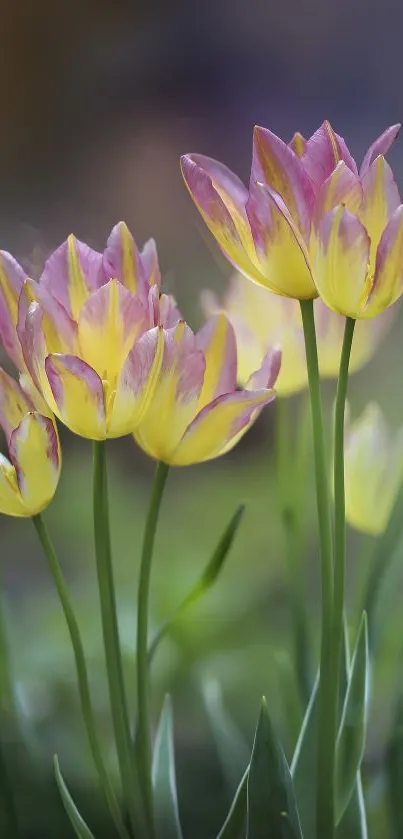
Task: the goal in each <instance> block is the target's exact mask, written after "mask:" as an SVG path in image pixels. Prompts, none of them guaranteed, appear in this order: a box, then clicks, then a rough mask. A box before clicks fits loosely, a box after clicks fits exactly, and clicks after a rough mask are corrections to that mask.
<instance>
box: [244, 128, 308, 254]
mask: <svg viewBox="0 0 403 839" xmlns="http://www.w3.org/2000/svg"><path fill="white" fill-rule="evenodd" d="M251 179H252V180H253V181H263V183H265V184H266V185H267V186H268V187H269V188H270V189H271V190H273V191H274V192H277V193H278V194H279V195H280V196H281V198H282V199H283V201H284V203H285V205H286V207H287V209H288V211H289V213H290V215H291V218H292V219H293V221H294V223H295V224H296V225H297V226H298V228H299V230H300V231H301V233H302V235H303V236H304V238H305V239H306V240H308V236H309V229H310V223H311V215H312V207H313V202H314V194H313V190H312V186H311V183H310V180H309V178H308V176H307V174H306V172H305V169H304V167H303V165H302V163H301V161H300V159H299V157H298V156H297V155H296V154H295V152H294V151H293V150H292V148H290V147H289V146H287V144H286V143H284V142H283V141H282V140H280V138H279V137H277V136H276V135H275V134H273V133H272V132H271V131H269V130H268V129H267V128H259V127H258V126H256V127H255V129H254V134H253V158H252V172H251Z"/></svg>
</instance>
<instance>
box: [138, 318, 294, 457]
mask: <svg viewBox="0 0 403 839" xmlns="http://www.w3.org/2000/svg"><path fill="white" fill-rule="evenodd" d="M159 329H160V334H162V336H163V357H162V363H161V366H160V369H159V372H158V374H157V376H156V378H155V380H154V384H153V394H152V398H151V399H150V402H149V405H148V409H147V412H146V413H145V414H144V419H143V421H142V422H140V423H139V424H138V425H137V427H136V429H135V430H134V439H135V440H136V442H137V443H138V444H139V446H141V448H142V449H144V451H145V452H146V453H147V454H148V455H150V456H151V457H153V458H155V459H156V460H160V461H163V462H164V463H167V464H170V465H172V466H187V465H189V464H193V463H200V462H201V461H206V460H211V459H212V458H215V457H219V456H220V455H222V454H225V453H226V452H228V451H229V450H230V449H232V448H233V447H234V446H235V445H236V443H237V442H238V440H240V439H241V437H242V436H243V435H244V434H245V433H246V431H247V430H248V428H249V427H250V426H251V424H252V423H253V422H254V421H255V419H256V417H257V416H258V414H259V413H260V411H261V409H262V408H263V406H264V405H267V404H268V402H270V401H271V400H272V399H274V396H275V391H274V390H273V386H274V384H275V382H276V379H277V376H278V372H279V369H280V362H281V353H280V352H279V350H276V349H274V350H273V351H272V352H271V353H270V354H268V355H267V356H266V357H265V358H264V359H263V362H262V364H261V367H260V369H259V370H258V371H257V372H255V373H254V374H253V375H252V376H251V377H250V379H249V381H248V382H247V384H246V386H245V388H244V389H242V390H237V389H236V384H237V355H236V343H235V335H234V331H233V328H232V326H231V324H230V323H229V321H228V319H227V318H226V317H225V315H223V314H219V315H216V316H214V317H212V318H210V319H209V320H208V321H207V323H206V324H205V326H204V327H203V328H202V329H201V330H200V332H198V333H197V334H196V335H194V334H193V332H192V330H191V329H190V328H189V327H188V326H187V325H186V324H185V323H184V322H183V321H181V322H179V323H178V324H177V325H176V326H174V327H173V328H171V329H162V328H161V327H160V328H159ZM157 332H158V329H157V330H155V334H154V335H153V340H154V342H155V345H156V344H157V341H158V337H157V334H156V333H157Z"/></svg>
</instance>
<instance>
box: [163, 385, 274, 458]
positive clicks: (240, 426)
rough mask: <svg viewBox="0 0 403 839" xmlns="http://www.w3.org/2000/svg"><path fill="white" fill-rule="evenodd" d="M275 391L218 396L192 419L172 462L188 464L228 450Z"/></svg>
mask: <svg viewBox="0 0 403 839" xmlns="http://www.w3.org/2000/svg"><path fill="white" fill-rule="evenodd" d="M274 395H275V394H274V391H270V390H260V391H247V390H242V391H237V392H236V393H231V394H225V395H223V396H218V397H217V399H215V400H214V402H211V403H210V404H209V405H206V407H205V408H203V409H202V410H201V411H200V413H199V414H198V415H197V417H196V419H195V420H194V421H193V422H192V424H191V425H190V427H189V428H188V430H187V431H186V434H185V435H184V437H183V439H182V441H181V442H180V444H179V446H178V447H177V449H176V451H175V452H174V453H173V454H172V455H171V460H170V462H171V463H172V465H174V466H188V465H190V464H191V463H200V462H202V461H204V460H211V459H212V458H214V457H218V456H219V455H220V454H224V453H225V452H226V451H229V450H230V449H231V448H232V446H233V445H235V444H236V443H237V442H238V440H239V439H240V437H241V436H242V434H244V433H246V431H247V430H248V428H249V426H250V424H251V422H252V421H253V419H255V417H256V416H257V413H258V410H259V409H260V408H262V407H263V405H267V403H268V402H270V401H271V400H272V399H274Z"/></svg>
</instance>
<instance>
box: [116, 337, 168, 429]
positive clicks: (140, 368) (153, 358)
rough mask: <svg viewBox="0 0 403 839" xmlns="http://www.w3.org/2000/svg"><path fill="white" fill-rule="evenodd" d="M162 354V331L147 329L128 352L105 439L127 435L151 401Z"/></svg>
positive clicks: (140, 418) (140, 420) (142, 416)
mask: <svg viewBox="0 0 403 839" xmlns="http://www.w3.org/2000/svg"><path fill="white" fill-rule="evenodd" d="M163 355H164V330H163V329H162V327H160V326H157V327H155V328H154V329H149V330H148V331H147V332H145V333H144V335H142V336H141V338H139V340H138V341H136V343H135V345H134V347H133V349H132V350H130V352H129V355H128V357H127V359H126V362H125V364H124V366H123V369H122V372H121V374H120V376H119V379H118V382H117V387H116V394H115V397H114V400H113V404H112V406H111V410H110V411H109V414H108V416H107V432H108V437H120V436H123V435H125V434H130V433H131V432H132V431H133V429H134V428H136V426H137V425H138V424H139V423H140V422H142V420H143V418H144V416H145V414H146V412H147V410H148V408H149V405H150V403H151V401H152V399H153V398H154V390H155V387H156V385H157V382H158V380H159V375H160V370H161V365H162V360H163Z"/></svg>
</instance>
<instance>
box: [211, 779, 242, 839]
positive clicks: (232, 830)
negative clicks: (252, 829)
mask: <svg viewBox="0 0 403 839" xmlns="http://www.w3.org/2000/svg"><path fill="white" fill-rule="evenodd" d="M248 774H249V766H248V768H247V769H246V771H245V773H244V775H243V777H242V779H241V782H240V784H239V787H238V789H237V791H236V793H235V796H234V800H233V802H232V804H231V808H230V811H229V813H228V816H227V818H226V819H225V822H224V824H223V826H222V828H221V830H220V832H219V834H218V836H217V839H240V837H241V835H242V836H244V831H245V824H246V813H247V805H248ZM242 831H243V833H242Z"/></svg>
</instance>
